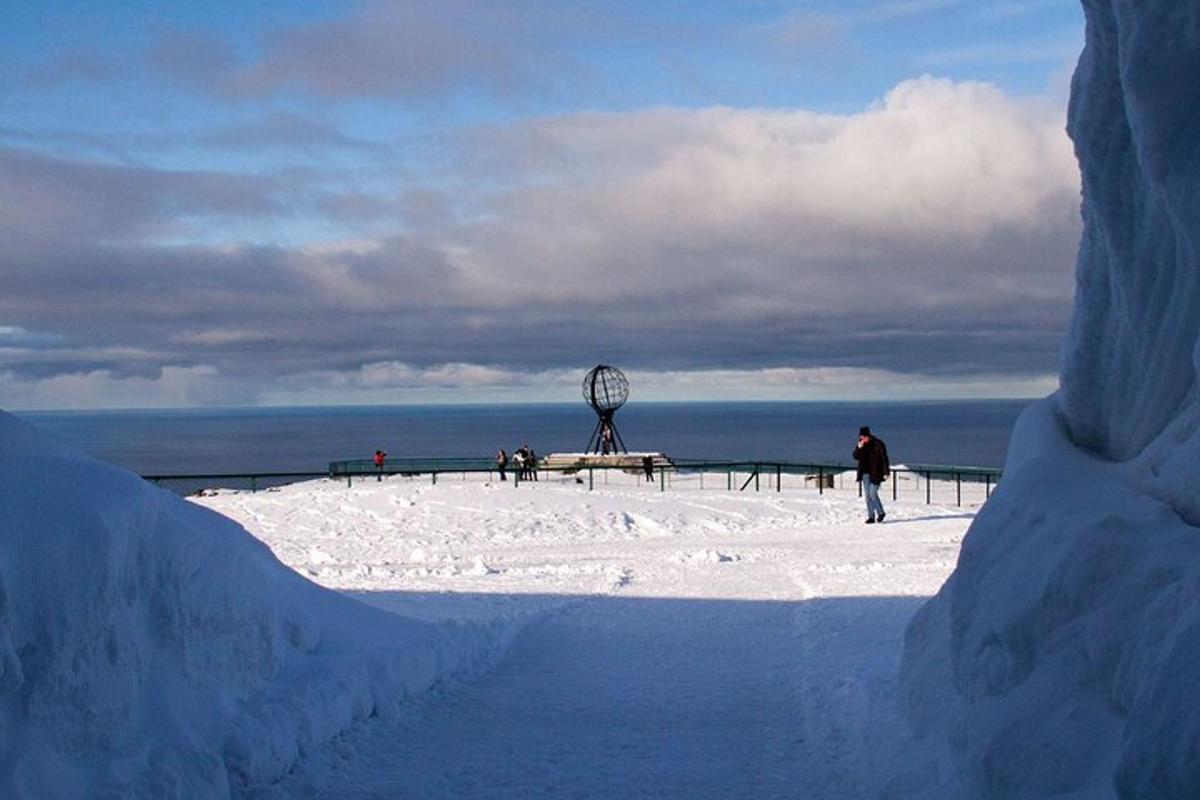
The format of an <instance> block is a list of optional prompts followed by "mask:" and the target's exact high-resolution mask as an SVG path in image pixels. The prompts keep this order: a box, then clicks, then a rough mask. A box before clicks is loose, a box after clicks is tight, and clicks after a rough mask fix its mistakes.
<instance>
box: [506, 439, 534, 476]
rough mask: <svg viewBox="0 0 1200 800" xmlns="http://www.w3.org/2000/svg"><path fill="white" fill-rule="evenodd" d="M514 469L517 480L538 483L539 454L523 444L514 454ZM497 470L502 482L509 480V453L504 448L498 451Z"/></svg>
mask: <svg viewBox="0 0 1200 800" xmlns="http://www.w3.org/2000/svg"><path fill="white" fill-rule="evenodd" d="M512 465H513V469H514V470H516V473H517V478H518V479H519V480H523V481H536V480H537V479H538V474H537V454H536V453H534V452H533V448H532V447H530V446H529V445H527V444H523V445H521V446H520V447H518V448H517V449H516V450H514V451H513V454H512ZM496 469H497V470H498V471H499V473H500V480H502V481H503V480H508V478H507V477H506V473H507V471H508V453H505V452H504V448H503V447H502V448H500V449H499V450H497V451H496Z"/></svg>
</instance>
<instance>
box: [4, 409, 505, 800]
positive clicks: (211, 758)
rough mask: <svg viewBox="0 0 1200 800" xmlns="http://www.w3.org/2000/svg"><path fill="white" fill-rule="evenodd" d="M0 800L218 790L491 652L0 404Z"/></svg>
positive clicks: (491, 643)
mask: <svg viewBox="0 0 1200 800" xmlns="http://www.w3.org/2000/svg"><path fill="white" fill-rule="evenodd" d="M0 525H2V531H3V536H2V538H0V763H3V764H4V769H3V770H2V771H0V795H2V796H5V797H22V796H24V797H49V796H53V797H70V796H78V797H83V796H144V797H156V798H157V797H221V796H225V795H228V794H229V793H230V792H231V791H233V792H236V791H237V790H238V789H241V788H246V787H251V786H255V785H262V784H265V783H269V782H271V781H274V780H275V779H277V778H278V777H280V776H281V775H282V774H283V773H284V772H285V771H286V770H287V769H288V768H289V767H290V766H291V765H292V764H293V763H294V762H295V761H296V759H297V757H298V756H299V755H300V754H302V753H304V752H306V751H308V750H309V749H311V748H313V747H314V746H316V745H318V744H320V743H323V742H325V741H328V740H329V739H331V738H332V737H333V736H335V735H336V734H338V733H339V732H340V731H343V730H344V729H346V728H347V727H348V726H350V725H351V724H352V723H353V722H354V721H355V720H359V719H362V718H365V717H367V716H369V715H371V714H374V713H380V712H386V711H387V710H389V709H392V708H394V707H396V705H397V704H398V703H400V702H401V701H402V700H404V699H405V698H406V697H409V696H412V695H414V694H416V693H420V692H424V691H426V690H427V689H429V688H430V687H431V686H433V685H434V684H435V683H437V682H438V681H440V680H443V679H445V678H447V677H448V676H449V675H451V674H453V673H456V672H460V671H462V672H466V671H471V670H473V669H476V668H478V667H479V666H481V665H482V664H483V662H485V661H486V660H487V659H488V658H489V657H490V656H491V655H492V654H494V653H495V652H496V651H497V650H498V649H499V648H500V646H501V642H499V641H498V637H499V636H500V635H501V634H500V633H499V632H497V631H494V630H493V629H491V628H488V627H486V626H480V627H473V626H470V625H461V624H460V625H440V626H439V625H432V624H429V623H425V622H418V621H415V620H411V619H405V618H403V617H400V616H396V615H394V614H389V613H386V612H383V611H380V610H377V609H373V608H370V607H367V606H365V605H362V604H360V603H358V602H356V601H354V600H351V599H349V598H346V597H344V596H342V595H339V594H336V593H334V592H330V591H328V590H326V589H322V588H320V587H318V586H316V585H314V584H312V583H309V582H308V581H307V580H305V579H304V578H302V577H300V576H299V575H297V574H296V573H294V572H292V571H291V570H289V569H288V568H286V567H284V566H283V565H282V564H280V563H279V562H278V561H277V560H276V558H275V557H274V556H273V555H272V554H271V552H270V551H269V550H268V549H267V548H266V547H265V546H264V545H262V544H261V543H260V542H258V541H257V540H255V539H254V538H252V537H251V536H250V535H249V534H247V533H246V531H245V530H244V529H243V528H242V527H241V526H239V525H237V524H235V523H233V522H231V521H230V520H228V519H226V518H224V517H222V516H220V515H218V514H215V513H213V512H212V511H209V510H207V509H205V508H201V507H199V506H197V505H195V504H193V503H189V502H186V501H184V500H181V499H179V498H177V497H175V496H174V495H172V494H170V493H168V492H166V491H160V490H158V489H155V488H154V487H152V486H149V485H147V484H146V483H145V482H143V481H142V480H141V479H139V478H138V477H136V476H134V475H131V474H129V473H127V472H124V471H122V470H119V469H117V468H115V467H111V466H108V465H106V464H103V463H99V462H97V461H94V460H92V459H90V458H87V457H85V456H83V455H81V454H78V453H76V452H74V451H72V450H71V449H69V448H67V447H65V446H62V445H59V444H57V443H55V442H53V441H51V440H49V439H48V438H46V437H45V436H43V435H42V434H39V433H38V432H37V431H35V430H33V429H32V428H30V427H29V426H27V425H26V424H24V423H22V422H19V421H18V420H16V419H15V418H13V417H11V416H9V415H7V414H3V413H0Z"/></svg>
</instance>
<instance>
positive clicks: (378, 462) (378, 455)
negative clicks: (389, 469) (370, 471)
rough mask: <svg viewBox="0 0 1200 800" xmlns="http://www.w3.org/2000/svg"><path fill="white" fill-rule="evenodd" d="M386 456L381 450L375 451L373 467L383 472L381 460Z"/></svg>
mask: <svg viewBox="0 0 1200 800" xmlns="http://www.w3.org/2000/svg"><path fill="white" fill-rule="evenodd" d="M386 458H387V453H385V452H383V451H382V450H376V451H375V469H377V470H379V471H380V472H383V462H384V460H385V459H386Z"/></svg>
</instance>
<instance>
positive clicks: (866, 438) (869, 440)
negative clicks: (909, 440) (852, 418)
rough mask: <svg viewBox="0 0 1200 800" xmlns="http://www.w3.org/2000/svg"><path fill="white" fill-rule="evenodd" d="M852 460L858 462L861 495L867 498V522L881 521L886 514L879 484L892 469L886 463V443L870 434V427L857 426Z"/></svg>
mask: <svg viewBox="0 0 1200 800" xmlns="http://www.w3.org/2000/svg"><path fill="white" fill-rule="evenodd" d="M854 460H855V461H857V462H858V480H859V482H860V483H862V488H863V497H865V498H866V500H867V524H871V523H874V522H883V518H884V517H885V516H886V514H885V512H884V510H883V503H882V502H881V501H880V499H879V484H881V483H883V482H884V480H886V479H887V476H888V474H889V473H891V471H892V465H891V464H889V463H888V453H887V445H885V444H884V443H883V440H882V439H879V438H876V437H875V436H872V435H871V429H870V428H868V427H865V426H864V427H862V428H859V429H858V447H856V448H854ZM864 478H865V479H866V480H863V479H864Z"/></svg>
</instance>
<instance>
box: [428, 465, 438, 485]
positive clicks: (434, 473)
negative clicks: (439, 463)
mask: <svg viewBox="0 0 1200 800" xmlns="http://www.w3.org/2000/svg"><path fill="white" fill-rule="evenodd" d="M429 477H430V478H432V479H433V485H434V486H437V467H434V468H433V469H432V470H430V472H429Z"/></svg>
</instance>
